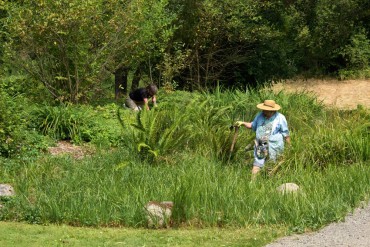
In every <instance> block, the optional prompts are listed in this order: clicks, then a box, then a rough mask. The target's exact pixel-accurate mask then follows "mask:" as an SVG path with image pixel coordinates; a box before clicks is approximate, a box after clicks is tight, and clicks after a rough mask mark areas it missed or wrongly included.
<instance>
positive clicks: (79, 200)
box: [0, 0, 370, 231]
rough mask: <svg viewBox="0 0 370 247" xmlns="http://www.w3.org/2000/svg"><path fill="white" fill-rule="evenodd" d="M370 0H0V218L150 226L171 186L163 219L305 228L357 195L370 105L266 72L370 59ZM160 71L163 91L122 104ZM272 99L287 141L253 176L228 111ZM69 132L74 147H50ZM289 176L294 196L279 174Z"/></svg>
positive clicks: (336, 213)
mask: <svg viewBox="0 0 370 247" xmlns="http://www.w3.org/2000/svg"><path fill="white" fill-rule="evenodd" d="M369 4H370V3H369V1H364V0H340V1H336V2H335V3H334V2H332V1H326V0H319V1H306V0H299V1H258V2H257V1H249V0H248V1H235V0H227V1H220V0H217V1H216V0H204V1H195V0H187V1H177V0H162V1H154V0H132V1H117V0H116V1H114V0H90V1H77V0H73V1H63V0H53V1H52V0H42V1H41V0H39V1H4V0H0V35H1V36H0V38H1V40H2V42H1V44H0V64H1V69H0V183H10V184H12V185H13V186H14V187H15V190H16V193H17V195H16V196H15V197H14V198H2V199H1V201H0V203H1V204H2V205H3V206H4V207H3V208H2V209H1V211H0V220H16V221H26V222H30V223H37V224H47V223H57V224H61V223H66V224H69V225H75V226H76V225H78V226H81V225H83V226H130V227H141V226H146V220H145V215H144V211H143V205H144V204H145V203H146V202H148V201H149V200H159V201H160V200H172V201H174V203H175V207H174V211H173V213H174V226H175V227H181V226H197V227H209V226H212V227H213V226H219V227H227V226H232V227H243V226H246V225H254V224H258V225H259V226H263V225H268V226H269V227H271V226H275V225H284V226H287V227H289V228H290V229H291V230H293V231H303V230H304V229H306V228H313V229H316V228H318V227H320V226H322V225H323V224H326V223H328V222H331V221H335V220H339V219H342V218H343V216H344V214H345V213H346V212H347V211H348V210H349V209H350V208H353V207H355V206H357V205H358V204H359V202H360V201H361V200H366V199H368V196H369V191H370V185H369V183H368V181H369V178H370V166H369V158H370V146H369V145H368V143H369V141H370V125H369V123H370V113H369V110H368V109H364V108H363V107H362V106H358V108H357V109H354V110H351V111H342V110H336V109H328V108H326V107H324V106H323V105H322V104H321V102H318V101H317V99H316V98H315V97H313V96H312V95H307V94H304V93H295V94H286V93H284V92H279V93H274V92H273V91H272V90H270V89H269V88H268V87H267V86H268V85H269V84H270V83H271V82H273V81H275V80H280V79H287V78H291V77H294V76H302V75H304V76H305V75H309V76H313V75H316V76H325V75H331V76H336V77H338V78H341V79H343V78H350V77H357V78H358V77H369V75H370V68H369V63H370V38H369V31H370V13H369V9H370V6H369ZM152 81H154V82H156V83H157V84H158V85H159V87H160V91H159V99H158V101H159V106H158V107H157V108H155V109H153V110H151V111H142V112H139V113H136V112H131V111H129V110H125V109H124V108H123V107H122V102H121V101H122V97H121V96H123V95H124V94H126V93H127V91H128V89H130V88H136V87H138V86H141V85H145V84H146V83H148V82H152ZM267 98H270V99H275V100H276V101H277V102H278V103H279V104H280V105H281V106H282V113H284V114H285V115H286V116H287V119H288V123H289V127H290V129H291V135H292V146H290V147H288V149H287V150H286V152H285V153H284V156H283V157H281V159H280V160H279V161H278V162H277V163H275V164H273V163H269V164H267V165H266V168H265V169H264V170H263V171H262V173H261V175H260V176H259V177H258V178H257V180H256V181H255V183H250V180H251V179H250V178H251V175H250V168H251V167H250V165H251V158H252V154H251V152H248V151H245V150H244V147H245V146H246V145H247V144H249V143H250V142H251V141H252V140H253V137H254V135H253V133H252V132H250V131H249V130H246V129H243V130H241V131H240V133H239V138H238V142H237V145H236V147H235V150H234V152H233V153H230V144H231V139H232V135H233V133H234V132H232V131H231V130H230V129H229V127H230V125H231V124H232V123H233V122H234V121H236V120H245V121H250V120H252V118H253V117H254V116H255V114H256V113H257V109H256V107H255V106H256V104H257V103H260V102H261V101H263V100H264V99H267ZM59 140H68V141H70V142H71V143H73V144H76V145H81V146H84V147H85V148H87V149H88V150H89V154H90V155H88V156H86V157H85V158H83V159H74V158H72V157H70V156H68V155H65V156H51V155H50V154H49V153H48V152H47V148H48V147H50V146H53V145H55V144H56V142H57V141H59ZM284 182H295V183H297V184H299V185H300V186H301V187H302V193H300V194H298V195H297V196H290V195H285V196H281V195H279V194H277V193H276V190H275V189H276V187H277V186H278V185H280V184H282V183H284Z"/></svg>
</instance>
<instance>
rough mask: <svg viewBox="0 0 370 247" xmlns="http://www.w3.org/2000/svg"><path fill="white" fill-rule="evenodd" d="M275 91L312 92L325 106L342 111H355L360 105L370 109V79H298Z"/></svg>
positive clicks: (280, 85)
mask: <svg viewBox="0 0 370 247" xmlns="http://www.w3.org/2000/svg"><path fill="white" fill-rule="evenodd" d="M273 90H274V91H276V92H278V91H281V90H283V91H287V92H310V93H313V94H314V95H316V96H317V98H318V99H319V100H321V101H322V102H323V103H324V104H325V105H327V106H332V107H337V108H340V109H355V108H357V106H358V105H362V106H364V107H366V108H370V79H367V80H344V81H339V80H335V79H323V80H320V79H299V80H298V79H297V80H289V81H287V82H284V83H277V84H275V85H274V87H273Z"/></svg>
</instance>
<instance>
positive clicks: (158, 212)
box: [145, 201, 173, 228]
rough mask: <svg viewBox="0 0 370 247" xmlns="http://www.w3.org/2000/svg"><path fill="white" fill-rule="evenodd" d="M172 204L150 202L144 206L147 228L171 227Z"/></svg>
mask: <svg viewBox="0 0 370 247" xmlns="http://www.w3.org/2000/svg"><path fill="white" fill-rule="evenodd" d="M172 207H173V202H171V201H163V202H157V201H150V202H148V203H147V204H146V205H145V212H146V218H147V220H148V226H149V227H155V228H162V227H169V226H170V225H171V215H172Z"/></svg>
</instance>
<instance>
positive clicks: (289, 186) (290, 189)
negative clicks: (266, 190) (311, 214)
mask: <svg viewBox="0 0 370 247" xmlns="http://www.w3.org/2000/svg"><path fill="white" fill-rule="evenodd" d="M276 190H277V191H278V192H279V193H281V194H287V193H296V192H298V191H299V186H298V185H297V184H295V183H285V184H282V185H280V186H279V187H277V188H276Z"/></svg>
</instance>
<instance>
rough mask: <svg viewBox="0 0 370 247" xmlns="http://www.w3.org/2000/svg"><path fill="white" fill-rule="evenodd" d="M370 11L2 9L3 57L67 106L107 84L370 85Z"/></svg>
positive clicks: (42, 2)
mask: <svg viewBox="0 0 370 247" xmlns="http://www.w3.org/2000/svg"><path fill="white" fill-rule="evenodd" d="M369 9H370V3H369V1H366V0H340V1H335V2H333V1H327V0H320V1H307V0H299V1H286V0H274V1H258V2H256V1H252V0H244V1H240V0H227V1H226V0H225V1H220V0H203V1H195V0H187V1H177V0H162V1H154V0H145V1H144V0H130V1H118V0H90V1H80V0H73V1H64V0H56V1H52V0H38V1H31V2H30V1H4V0H2V1H0V31H1V32H0V34H1V39H2V42H1V45H0V58H1V61H2V65H3V68H4V71H3V72H4V73H5V76H7V75H9V74H16V73H22V74H24V73H26V75H27V76H29V78H27V83H29V84H32V87H31V88H32V89H33V90H34V91H37V93H45V94H47V95H48V96H50V98H52V99H55V100H58V101H62V102H65V101H70V102H82V101H84V102H90V101H91V100H92V99H96V98H97V97H99V96H106V94H105V93H106V91H105V90H104V89H106V88H107V85H109V86H108V87H110V88H111V90H112V91H113V88H112V87H113V86H114V85H115V91H116V96H117V97H118V96H119V94H121V93H126V92H127V88H128V87H129V86H130V85H131V86H132V87H134V88H135V87H137V86H138V85H139V82H140V81H142V82H149V81H155V82H156V83H158V84H160V85H162V86H167V87H169V88H180V89H188V90H197V89H206V88H208V89H212V88H214V86H215V84H217V83H218V84H222V85H224V86H227V87H234V88H235V87H240V88H244V87H245V86H246V85H255V84H257V83H266V82H270V81H272V80H279V79H285V78H289V77H292V76H296V75H302V74H306V75H318V76H322V75H333V76H337V77H339V78H348V77H353V76H357V77H359V76H362V77H369V74H370V72H369V62H370V61H369V57H370V38H369V35H370V34H369V31H370V21H369V20H370V13H369ZM113 80H114V81H113ZM35 93H36V92H35Z"/></svg>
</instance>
